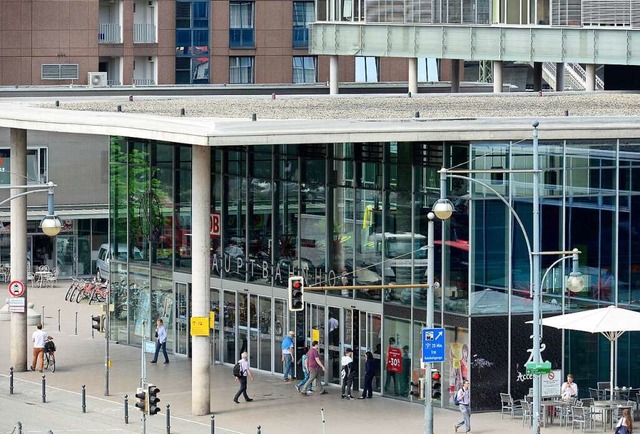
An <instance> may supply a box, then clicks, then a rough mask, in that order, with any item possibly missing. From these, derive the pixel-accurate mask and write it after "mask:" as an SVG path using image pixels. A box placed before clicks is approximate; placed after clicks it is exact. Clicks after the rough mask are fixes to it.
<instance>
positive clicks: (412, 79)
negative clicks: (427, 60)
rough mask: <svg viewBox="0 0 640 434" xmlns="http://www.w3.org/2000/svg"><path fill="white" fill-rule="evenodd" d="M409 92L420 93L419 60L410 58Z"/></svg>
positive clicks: (412, 93)
mask: <svg viewBox="0 0 640 434" xmlns="http://www.w3.org/2000/svg"><path fill="white" fill-rule="evenodd" d="M409 92H411V95H415V94H417V93H418V59H417V58H415V57H409Z"/></svg>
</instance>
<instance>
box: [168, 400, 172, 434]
mask: <svg viewBox="0 0 640 434" xmlns="http://www.w3.org/2000/svg"><path fill="white" fill-rule="evenodd" d="M167 434H171V406H170V405H169V404H167Z"/></svg>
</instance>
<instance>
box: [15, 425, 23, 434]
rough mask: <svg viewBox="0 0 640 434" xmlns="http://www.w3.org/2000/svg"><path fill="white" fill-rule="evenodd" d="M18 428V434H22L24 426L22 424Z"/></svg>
mask: <svg viewBox="0 0 640 434" xmlns="http://www.w3.org/2000/svg"><path fill="white" fill-rule="evenodd" d="M16 428H17V429H18V434H22V424H21V423H20V422H18V423H17V424H16Z"/></svg>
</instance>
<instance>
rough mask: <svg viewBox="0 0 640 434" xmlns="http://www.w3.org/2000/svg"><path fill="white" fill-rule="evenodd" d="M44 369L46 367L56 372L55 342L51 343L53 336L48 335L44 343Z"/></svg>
mask: <svg viewBox="0 0 640 434" xmlns="http://www.w3.org/2000/svg"><path fill="white" fill-rule="evenodd" d="M43 357H44V366H43V367H44V369H48V370H50V371H51V372H56V344H54V343H53V338H52V337H51V336H49V338H48V339H47V342H45V343H44V355H43Z"/></svg>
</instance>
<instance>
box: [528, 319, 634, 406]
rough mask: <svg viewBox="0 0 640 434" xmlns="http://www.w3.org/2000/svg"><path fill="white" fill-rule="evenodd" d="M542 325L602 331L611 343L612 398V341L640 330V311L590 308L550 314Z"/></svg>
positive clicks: (612, 382) (612, 381)
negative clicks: (574, 311) (626, 333)
mask: <svg viewBox="0 0 640 434" xmlns="http://www.w3.org/2000/svg"><path fill="white" fill-rule="evenodd" d="M541 323H542V324H543V325H546V326H549V327H555V328H557V329H563V330H578V331H583V332H589V333H602V335H603V336H604V337H606V338H607V339H608V340H609V342H610V345H611V366H610V375H611V382H610V384H611V389H612V393H611V399H613V388H614V386H615V383H614V378H613V360H614V355H615V354H614V345H613V343H614V341H616V340H617V339H618V338H619V337H620V336H622V334H623V333H624V332H630V331H640V312H635V311H632V310H628V309H622V308H620V307H616V306H609V307H603V308H599V309H590V310H585V311H582V312H576V313H569V314H565V315H558V316H552V317H549V318H543V319H542V320H541Z"/></svg>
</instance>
